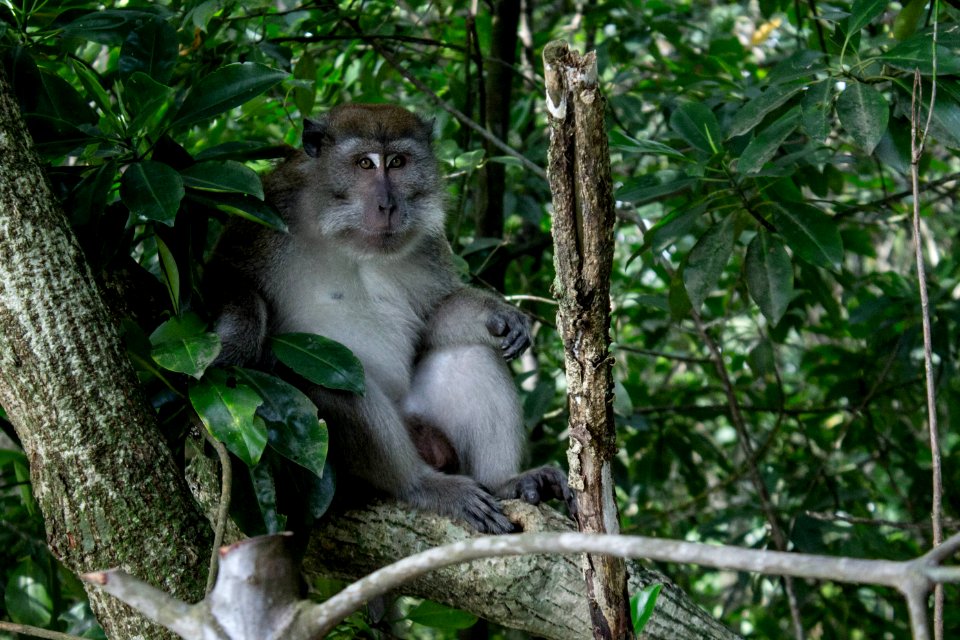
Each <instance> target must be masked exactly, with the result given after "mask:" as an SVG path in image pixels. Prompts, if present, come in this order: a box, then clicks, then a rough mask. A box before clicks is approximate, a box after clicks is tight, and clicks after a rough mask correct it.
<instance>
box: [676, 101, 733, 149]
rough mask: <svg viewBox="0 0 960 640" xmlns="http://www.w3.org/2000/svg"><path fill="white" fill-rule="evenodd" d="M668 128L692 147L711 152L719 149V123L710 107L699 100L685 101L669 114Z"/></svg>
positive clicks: (720, 137)
mask: <svg viewBox="0 0 960 640" xmlns="http://www.w3.org/2000/svg"><path fill="white" fill-rule="evenodd" d="M670 128H671V129H673V130H674V131H675V132H676V133H677V134H678V135H679V136H680V137H681V138H683V139H684V140H686V141H687V143H689V144H690V145H691V146H692V147H694V148H696V149H699V150H700V151H703V152H705V153H709V154H713V153H716V152H718V151H720V149H721V146H722V145H721V142H722V140H723V136H722V135H721V133H720V124H719V123H718V122H717V117H716V116H715V115H713V111H711V110H710V107H708V106H707V105H705V104H703V103H701V102H685V103H683V104H681V105H680V106H679V107H677V109H676V110H675V111H674V112H673V113H672V114H671V115H670Z"/></svg>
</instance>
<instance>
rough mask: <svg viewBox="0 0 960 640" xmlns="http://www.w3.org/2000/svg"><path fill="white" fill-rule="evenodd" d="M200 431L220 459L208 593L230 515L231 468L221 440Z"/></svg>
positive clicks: (212, 583)
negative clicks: (218, 497) (217, 504)
mask: <svg viewBox="0 0 960 640" xmlns="http://www.w3.org/2000/svg"><path fill="white" fill-rule="evenodd" d="M200 431H201V432H202V433H203V437H204V438H206V439H207V442H209V443H210V446H211V447H213V449H214V451H216V452H217V457H218V458H219V459H220V506H219V507H218V508H217V521H216V523H215V524H214V528H213V551H212V552H211V553H210V569H209V571H208V572H207V589H206V593H207V594H209V593H210V592H211V591H213V586H214V585H215V584H216V582H217V567H218V565H219V562H220V546H221V545H222V544H223V531H224V529H226V528H227V518H229V517H230V492H231V490H232V488H233V470H232V468H231V464H230V454H229V453H227V448H226V447H225V446H224V445H223V443H222V442H220V441H219V440H217V439H216V438H214V437H213V436H212V435H210V433H209V432H208V431H207V430H206V428H205V427H203V426H201V427H200Z"/></svg>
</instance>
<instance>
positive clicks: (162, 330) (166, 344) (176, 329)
mask: <svg viewBox="0 0 960 640" xmlns="http://www.w3.org/2000/svg"><path fill="white" fill-rule="evenodd" d="M150 343H151V344H152V345H153V348H152V349H151V353H150V355H151V357H152V358H153V361H154V362H156V363H157V364H159V365H160V366H161V367H163V368H164V369H169V370H170V371H178V372H180V373H186V374H187V375H191V376H193V377H194V378H197V379H199V378H200V376H202V375H203V372H204V370H206V368H207V367H208V366H210V364H211V363H212V362H213V361H214V360H216V359H217V356H218V355H219V354H220V338H219V337H218V336H217V334H215V333H210V332H208V331H207V330H206V325H205V323H204V322H203V321H202V320H200V318H199V317H198V316H197V315H196V314H193V313H186V314H184V316H183V317H182V318H177V317H174V318H171V319H170V320H167V321H166V322H164V323H163V324H161V325H160V326H159V327H157V329H156V330H155V331H154V332H153V333H152V334H151V335H150Z"/></svg>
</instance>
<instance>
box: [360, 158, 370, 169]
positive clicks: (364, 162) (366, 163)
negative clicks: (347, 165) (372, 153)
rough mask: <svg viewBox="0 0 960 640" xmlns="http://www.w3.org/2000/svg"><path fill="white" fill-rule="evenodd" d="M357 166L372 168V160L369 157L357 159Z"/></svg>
mask: <svg viewBox="0 0 960 640" xmlns="http://www.w3.org/2000/svg"><path fill="white" fill-rule="evenodd" d="M357 166H358V167H360V168H361V169H373V167H374V164H373V160H371V159H370V158H367V157H363V158H360V159H359V160H357Z"/></svg>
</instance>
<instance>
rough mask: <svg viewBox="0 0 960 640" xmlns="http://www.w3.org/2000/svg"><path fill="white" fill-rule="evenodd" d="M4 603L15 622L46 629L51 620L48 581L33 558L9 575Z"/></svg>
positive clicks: (26, 560) (51, 608) (51, 603)
mask: <svg viewBox="0 0 960 640" xmlns="http://www.w3.org/2000/svg"><path fill="white" fill-rule="evenodd" d="M3 601H4V605H6V609H7V612H8V613H9V614H10V619H11V620H13V621H14V622H17V623H20V624H28V625H32V626H35V627H43V628H46V627H47V625H49V624H50V622H51V621H52V620H53V598H52V597H51V596H50V578H49V577H48V576H47V573H46V572H45V571H44V570H43V568H42V567H41V566H40V565H39V564H37V563H36V562H35V561H34V560H33V559H32V558H26V559H25V560H23V561H21V562H20V564H18V565H17V566H16V567H15V568H14V569H13V571H12V572H10V578H9V579H8V580H7V588H6V590H5V591H4V594H3Z"/></svg>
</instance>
